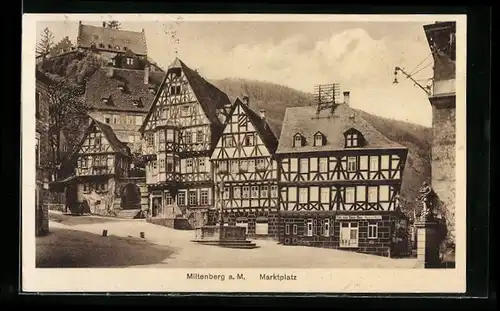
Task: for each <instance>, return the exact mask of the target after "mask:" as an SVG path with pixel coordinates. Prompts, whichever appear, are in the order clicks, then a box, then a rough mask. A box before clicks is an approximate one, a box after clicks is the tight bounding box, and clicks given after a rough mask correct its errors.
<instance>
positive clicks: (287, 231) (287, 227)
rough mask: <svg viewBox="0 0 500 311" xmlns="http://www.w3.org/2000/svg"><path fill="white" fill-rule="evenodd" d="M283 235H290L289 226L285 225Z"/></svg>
mask: <svg viewBox="0 0 500 311" xmlns="http://www.w3.org/2000/svg"><path fill="white" fill-rule="evenodd" d="M285 234H287V235H288V234H290V225H285Z"/></svg>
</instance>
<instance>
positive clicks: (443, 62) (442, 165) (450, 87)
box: [424, 22, 456, 244]
mask: <svg viewBox="0 0 500 311" xmlns="http://www.w3.org/2000/svg"><path fill="white" fill-rule="evenodd" d="M424 30H425V34H426V36H427V40H428V43H429V46H430V49H431V52H432V56H433V58H434V67H433V68H434V77H433V86H432V92H431V94H432V95H430V96H429V101H430V103H431V105H432V131H433V139H432V168H431V170H432V182H431V183H432V188H433V190H434V193H435V194H436V196H437V202H436V203H438V206H439V211H440V212H441V213H442V215H443V216H444V217H445V219H446V225H447V227H448V242H449V243H450V244H453V243H455V182H456V177H455V165H456V160H455V157H456V155H455V147H456V137H455V135H456V104H455V101H456V90H455V87H456V80H455V74H456V73H455V70H456V65H455V61H456V59H455V56H456V47H455V34H456V23H455V22H437V23H434V24H430V25H425V26H424Z"/></svg>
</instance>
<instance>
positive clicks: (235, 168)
mask: <svg viewBox="0 0 500 311" xmlns="http://www.w3.org/2000/svg"><path fill="white" fill-rule="evenodd" d="M239 169H240V164H239V161H231V173H238V171H239Z"/></svg>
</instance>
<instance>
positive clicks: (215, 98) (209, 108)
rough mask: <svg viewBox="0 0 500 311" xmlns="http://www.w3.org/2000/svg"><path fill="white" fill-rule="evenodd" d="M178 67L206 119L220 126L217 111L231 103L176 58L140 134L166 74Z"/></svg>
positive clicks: (214, 87)
mask: <svg viewBox="0 0 500 311" xmlns="http://www.w3.org/2000/svg"><path fill="white" fill-rule="evenodd" d="M179 67H180V68H181V70H182V72H183V73H184V75H185V76H186V79H187V80H188V82H189V85H190V86H191V89H192V90H193V92H194V95H195V96H196V99H197V100H198V102H199V103H200V105H201V107H202V108H203V111H204V112H205V114H206V116H207V118H208V119H209V120H210V122H211V123H212V124H215V125H218V126H221V125H222V124H221V121H220V120H219V118H218V117H217V109H222V108H224V107H225V106H230V105H231V101H230V100H229V97H228V96H227V94H226V93H224V92H223V91H221V90H220V89H219V88H217V87H216V86H215V85H213V84H212V83H210V82H208V81H207V80H205V79H204V78H203V77H202V76H200V74H199V73H198V72H196V71H194V70H192V69H191V68H189V67H188V66H186V64H184V62H182V61H181V60H180V59H178V58H176V59H175V61H174V65H173V66H170V68H169V69H168V70H167V73H166V74H165V77H164V78H163V81H162V83H161V85H160V87H159V88H158V92H157V93H156V96H155V99H154V101H153V105H152V106H151V108H150V109H149V112H148V114H147V116H146V118H145V119H144V123H143V124H142V126H141V128H140V131H141V132H142V131H144V128H145V126H146V124H147V122H148V121H149V119H150V118H151V114H152V113H153V111H154V109H155V106H156V104H157V102H158V98H159V97H160V94H161V93H162V91H163V89H164V87H165V83H166V81H167V75H168V73H169V72H170V71H171V70H174V69H176V68H179Z"/></svg>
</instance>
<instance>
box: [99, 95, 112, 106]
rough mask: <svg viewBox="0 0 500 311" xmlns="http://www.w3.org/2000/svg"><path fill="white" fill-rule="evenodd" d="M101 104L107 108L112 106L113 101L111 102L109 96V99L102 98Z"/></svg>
mask: <svg viewBox="0 0 500 311" xmlns="http://www.w3.org/2000/svg"><path fill="white" fill-rule="evenodd" d="M101 100H102V102H103V103H104V104H106V105H108V106H112V105H113V101H112V100H111V96H109V97H103V98H102V99H101Z"/></svg>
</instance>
